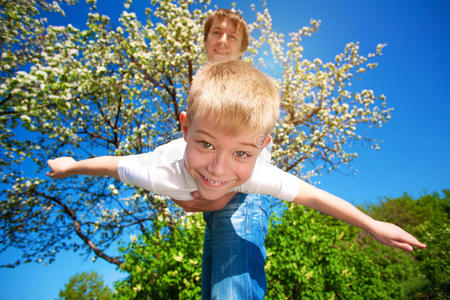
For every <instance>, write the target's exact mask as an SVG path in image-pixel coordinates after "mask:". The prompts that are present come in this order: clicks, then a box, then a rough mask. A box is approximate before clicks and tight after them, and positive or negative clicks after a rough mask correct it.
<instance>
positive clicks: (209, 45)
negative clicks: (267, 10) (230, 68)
mask: <svg viewBox="0 0 450 300" xmlns="http://www.w3.org/2000/svg"><path fill="white" fill-rule="evenodd" d="M237 29H238V28H236V26H234V25H233V23H232V22H231V21H230V20H229V19H228V18H226V17H223V18H215V19H214V20H213V23H212V25H211V29H210V30H209V33H208V36H207V39H206V41H205V49H206V55H207V56H208V60H209V61H211V62H221V61H228V60H239V59H240V58H241V57H242V55H243V54H244V51H242V50H241V45H242V30H237Z"/></svg>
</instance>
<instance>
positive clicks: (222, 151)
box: [180, 112, 270, 200]
mask: <svg viewBox="0 0 450 300" xmlns="http://www.w3.org/2000/svg"><path fill="white" fill-rule="evenodd" d="M180 121H181V125H182V129H183V134H184V139H185V140H186V143H187V144H186V150H185V156H184V163H185V167H186V170H187V171H188V172H189V174H190V175H191V176H192V178H193V179H194V181H195V183H196V185H197V188H198V191H199V192H200V194H201V195H202V197H203V198H205V199H208V200H216V199H219V198H221V197H222V196H223V195H225V194H226V193H227V192H229V191H230V190H231V189H233V188H234V187H236V186H239V185H241V184H243V183H245V182H246V181H247V180H248V179H249V178H250V176H251V175H252V172H253V168H254V167H255V162H256V158H257V157H258V155H259V153H260V151H261V150H262V149H263V148H264V147H265V146H266V145H267V143H268V142H269V141H270V137H269V136H267V135H261V134H260V135H258V134H256V133H255V132H254V131H252V130H249V129H247V130H246V129H242V130H240V131H239V132H238V133H237V134H230V133H228V132H227V131H224V130H221V129H219V128H218V127H217V123H216V122H215V120H214V116H211V117H209V118H207V119H203V120H198V121H195V122H192V124H188V120H187V116H186V113H185V112H183V113H181V115H180Z"/></svg>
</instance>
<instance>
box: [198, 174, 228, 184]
mask: <svg viewBox="0 0 450 300" xmlns="http://www.w3.org/2000/svg"><path fill="white" fill-rule="evenodd" d="M199 175H200V178H201V179H202V181H203V182H204V183H205V184H206V185H207V186H213V187H222V186H224V185H226V184H227V183H228V181H215V180H212V179H209V178H208V177H206V176H204V175H203V174H200V173H199Z"/></svg>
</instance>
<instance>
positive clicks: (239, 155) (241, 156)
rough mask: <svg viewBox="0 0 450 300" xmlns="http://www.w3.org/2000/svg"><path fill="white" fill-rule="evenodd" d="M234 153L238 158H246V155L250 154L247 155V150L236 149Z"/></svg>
mask: <svg viewBox="0 0 450 300" xmlns="http://www.w3.org/2000/svg"><path fill="white" fill-rule="evenodd" d="M234 155H236V156H237V157H239V158H247V157H249V156H250V155H249V154H248V153H247V152H245V151H236V152H234Z"/></svg>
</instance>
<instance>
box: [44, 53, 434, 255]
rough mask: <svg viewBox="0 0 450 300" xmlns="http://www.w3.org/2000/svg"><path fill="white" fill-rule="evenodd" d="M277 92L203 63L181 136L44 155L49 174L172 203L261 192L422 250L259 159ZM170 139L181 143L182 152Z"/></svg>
mask: <svg viewBox="0 0 450 300" xmlns="http://www.w3.org/2000/svg"><path fill="white" fill-rule="evenodd" d="M278 109H279V96H278V91H277V89H276V88H275V86H274V85H273V83H272V82H271V80H270V79H269V78H268V77H267V76H266V75H264V74H263V73H261V72H260V71H258V70H257V69H255V68H254V67H252V66H251V65H249V64H246V63H243V62H240V61H229V62H225V63H218V64H210V65H207V66H206V67H204V68H202V69H201V70H200V71H199V72H198V73H197V75H196V76H195V78H194V80H193V82H192V86H191V90H190V93H189V97H188V106H187V112H183V113H181V115H180V122H181V125H182V130H183V136H184V141H183V140H182V139H179V140H176V141H173V142H170V143H168V144H166V145H164V146H161V147H158V148H157V149H156V150H155V151H154V152H152V153H150V154H141V155H132V156H126V157H114V156H104V157H97V158H92V159H87V160H81V161H78V162H77V161H75V160H74V159H73V158H69V157H62V158H57V159H55V160H49V161H48V164H49V166H50V168H51V171H50V172H48V173H47V175H48V176H50V177H52V178H64V177H66V176H69V175H76V174H83V175H94V176H95V175H97V176H105V175H110V176H114V177H116V178H119V179H120V180H122V181H124V182H126V183H130V184H134V185H137V186H140V187H142V188H145V189H148V190H151V191H154V192H157V193H161V194H164V195H167V196H169V197H173V198H176V199H179V200H189V199H192V196H191V192H192V191H195V190H198V191H199V193H200V194H201V195H202V197H203V198H205V199H208V200H210V201H214V200H215V199H219V198H221V197H222V196H224V195H225V194H226V193H228V192H230V191H238V192H246V193H248V192H251V193H265V194H270V195H272V196H275V197H277V198H280V199H283V200H286V201H293V202H295V203H297V204H302V205H305V206H308V207H310V208H313V209H316V210H319V211H321V212H323V213H326V214H328V215H331V216H333V217H336V218H338V219H341V220H343V221H345V222H347V223H349V224H352V225H355V226H358V227H360V228H362V229H364V230H366V231H368V232H369V233H371V234H372V235H373V236H374V238H375V239H377V240H378V241H379V242H381V243H383V244H386V245H389V246H394V247H397V248H400V249H403V250H406V251H412V250H413V248H412V246H416V247H419V248H425V247H426V246H425V245H424V244H422V243H420V242H419V241H417V240H416V239H415V238H414V237H413V236H411V235H410V234H408V233H407V232H405V231H403V230H402V229H401V228H399V227H397V226H395V225H393V224H390V223H385V222H379V221H376V220H373V219H372V218H370V217H369V216H367V215H365V214H364V213H362V212H361V211H359V210H358V209H357V208H355V207H354V206H353V205H351V204H349V203H348V202H346V201H344V200H342V199H340V198H338V197H336V196H333V195H331V194H329V193H327V192H325V191H322V190H320V189H318V188H315V187H313V186H312V185H309V184H307V183H305V182H303V181H302V180H300V179H297V178H295V177H294V176H293V175H291V174H288V173H285V172H283V171H281V170H279V169H278V168H276V167H274V166H271V165H270V164H269V163H268V162H266V161H264V160H263V159H262V158H260V157H259V154H260V153H261V151H262V150H263V148H264V147H265V146H266V145H267V143H269V142H270V135H269V134H270V132H271V130H272V129H273V126H274V124H275V122H276V120H277V117H278ZM177 143H186V146H185V151H184V153H180V152H179V151H177V149H179V145H178V144H177Z"/></svg>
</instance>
